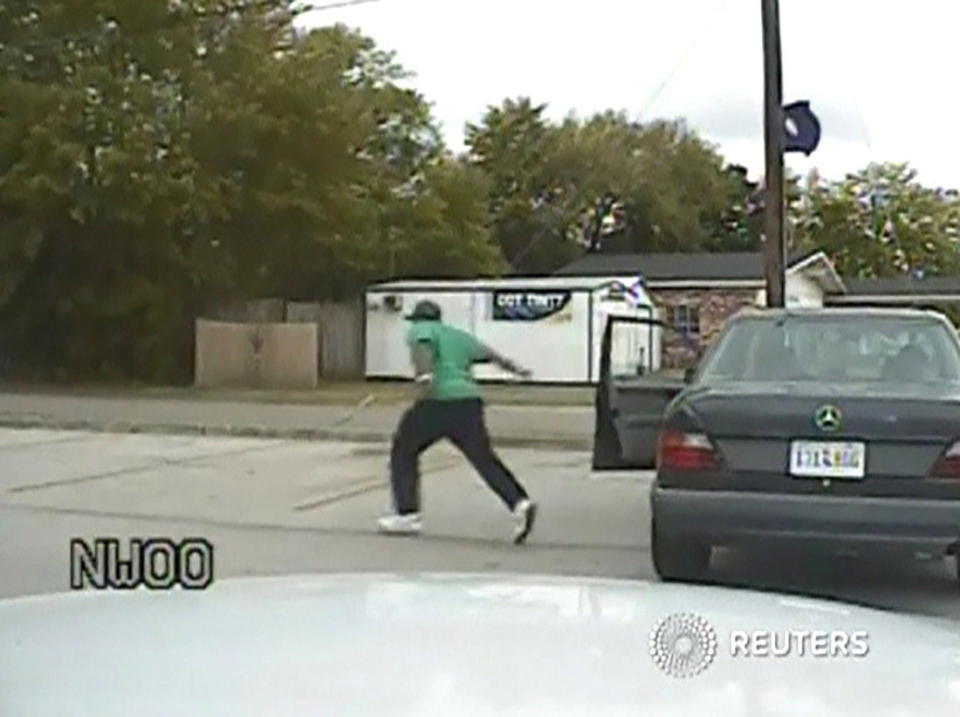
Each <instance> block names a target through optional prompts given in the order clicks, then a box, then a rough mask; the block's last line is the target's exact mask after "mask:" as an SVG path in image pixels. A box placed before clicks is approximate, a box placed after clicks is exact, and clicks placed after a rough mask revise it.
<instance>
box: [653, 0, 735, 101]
mask: <svg viewBox="0 0 960 717" xmlns="http://www.w3.org/2000/svg"><path fill="white" fill-rule="evenodd" d="M729 2H730V0H719V2H718V4H717V9H716V11H715V15H720V14H721V13H722V12H723V11H724V10H725V9H726V7H727V4H728V3H729ZM714 26H715V23H714V18H713V16H711V17H710V18H709V19H708V20H707V22H705V23H704V26H703V29H701V30H700V32H699V33H697V34H696V35H695V36H694V38H693V39H692V40H691V41H690V43H689V44H688V45H687V46H686V48H684V50H683V52H682V53H681V54H680V57H679V58H678V59H677V61H676V62H675V63H674V64H673V66H672V67H671V68H670V71H669V72H668V73H667V76H666V77H664V78H663V81H662V82H661V83H660V84H659V85H658V86H657V89H655V90H654V91H653V94H651V95H650V97H649V98H648V99H647V101H646V102H645V103H644V104H643V106H642V107H641V109H640V113H639V115H638V118H642V117H643V116H644V115H645V114H646V113H647V110H649V109H650V108H651V107H652V106H653V104H654V103H655V102H656V101H657V100H658V99H660V95H662V94H663V91H664V90H665V89H667V85H669V84H670V82H671V81H672V80H673V78H674V77H675V76H676V74H677V72H679V71H680V68H681V67H682V66H683V63H684V62H686V61H687V58H688V57H689V56H690V53H691V52H693V49H694V48H695V47H696V46H697V45H698V44H699V43H700V40H701V39H703V35H704V34H706V31H707V30H709V29H710V28H711V27H714Z"/></svg>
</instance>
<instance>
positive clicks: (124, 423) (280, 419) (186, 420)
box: [0, 391, 594, 450]
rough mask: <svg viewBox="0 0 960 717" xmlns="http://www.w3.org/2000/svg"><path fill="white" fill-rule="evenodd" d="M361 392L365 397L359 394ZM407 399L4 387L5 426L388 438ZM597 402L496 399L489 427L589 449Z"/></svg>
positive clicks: (514, 437) (518, 437)
mask: <svg viewBox="0 0 960 717" xmlns="http://www.w3.org/2000/svg"><path fill="white" fill-rule="evenodd" d="M361 398H362V397H361ZM406 405H407V404H406V403H400V402H396V401H394V402H388V403H386V404H381V403H379V402H378V401H376V400H374V401H373V402H372V403H369V404H367V403H361V402H356V403H354V404H352V405H337V404H333V405H331V404H325V403H324V404H303V403H270V402H259V401H251V400H224V399H216V398H197V397H192V395H191V394H190V393H187V394H185V395H184V397H183V398H155V397H145V396H144V394H142V393H139V392H131V393H127V394H120V395H110V396H99V395H71V394H57V393H31V392H21V391H17V392H7V393H0V427H7V428H47V429H60V430H64V429H66V430H87V431H113V432H138V433H173V434H202V435H223V436H253V437H259V438H310V439H314V440H322V439H326V440H347V441H386V440H389V439H390V436H391V435H392V434H393V431H394V429H395V427H396V425H397V421H398V420H399V418H400V415H401V413H402V412H403V410H404V409H405V407H406ZM593 420H594V418H593V407H592V405H590V406H586V405H525V404H493V405H489V406H488V409H487V422H488V425H489V429H490V434H491V435H492V436H493V437H494V439H495V440H496V442H497V443H498V444H499V445H502V446H526V447H534V446H542V447H561V448H568V449H579V450H589V449H590V447H591V444H592V440H593Z"/></svg>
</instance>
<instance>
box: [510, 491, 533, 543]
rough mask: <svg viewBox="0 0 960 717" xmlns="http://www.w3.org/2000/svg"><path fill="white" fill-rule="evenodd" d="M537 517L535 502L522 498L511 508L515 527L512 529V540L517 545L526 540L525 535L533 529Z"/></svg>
mask: <svg viewBox="0 0 960 717" xmlns="http://www.w3.org/2000/svg"><path fill="white" fill-rule="evenodd" d="M536 519H537V504H536V503H531V502H530V501H529V500H528V499H526V498H524V499H523V500H521V501H520V502H519V503H517V504H516V505H515V506H514V508H513V520H514V522H515V523H516V527H514V529H513V542H514V543H516V544H517V545H520V544H521V543H524V542H526V540H527V536H528V535H530V532H531V531H532V530H533V523H534V521H535V520H536Z"/></svg>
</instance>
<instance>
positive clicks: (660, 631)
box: [650, 613, 717, 678]
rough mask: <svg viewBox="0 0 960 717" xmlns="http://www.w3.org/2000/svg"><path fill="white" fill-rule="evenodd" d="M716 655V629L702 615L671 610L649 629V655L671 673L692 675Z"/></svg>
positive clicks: (698, 672) (704, 667)
mask: <svg viewBox="0 0 960 717" xmlns="http://www.w3.org/2000/svg"><path fill="white" fill-rule="evenodd" d="M716 656H717V633H716V632H715V631H714V629H713V627H712V626H711V625H710V623H709V622H707V621H706V620H705V619H704V618H702V617H700V616H699V615H694V614H692V613H674V614H673V615H667V616H666V617H664V618H662V619H661V620H660V621H659V622H657V624H656V625H654V627H653V630H652V631H651V632H650V657H652V658H653V661H654V662H655V663H656V664H657V666H658V667H659V668H660V669H661V670H663V671H664V672H666V673H667V674H668V675H670V676H671V677H680V678H685V677H694V676H696V675H699V674H700V673H701V672H703V671H704V670H706V669H707V668H708V667H709V666H710V664H711V663H712V662H713V660H714V658H715V657H716Z"/></svg>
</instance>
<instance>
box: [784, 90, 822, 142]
mask: <svg viewBox="0 0 960 717" xmlns="http://www.w3.org/2000/svg"><path fill="white" fill-rule="evenodd" d="M783 115H784V127H783V130H784V142H783V151H784V152H803V153H804V154H805V155H807V156H810V155H811V154H812V153H813V151H814V150H815V149H816V148H817V146H818V145H819V144H820V120H819V119H818V118H817V116H816V115H815V114H814V113H813V110H811V109H810V102H809V101H807V100H801V101H799V102H792V103H791V104H789V105H785V106H784V108H783Z"/></svg>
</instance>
